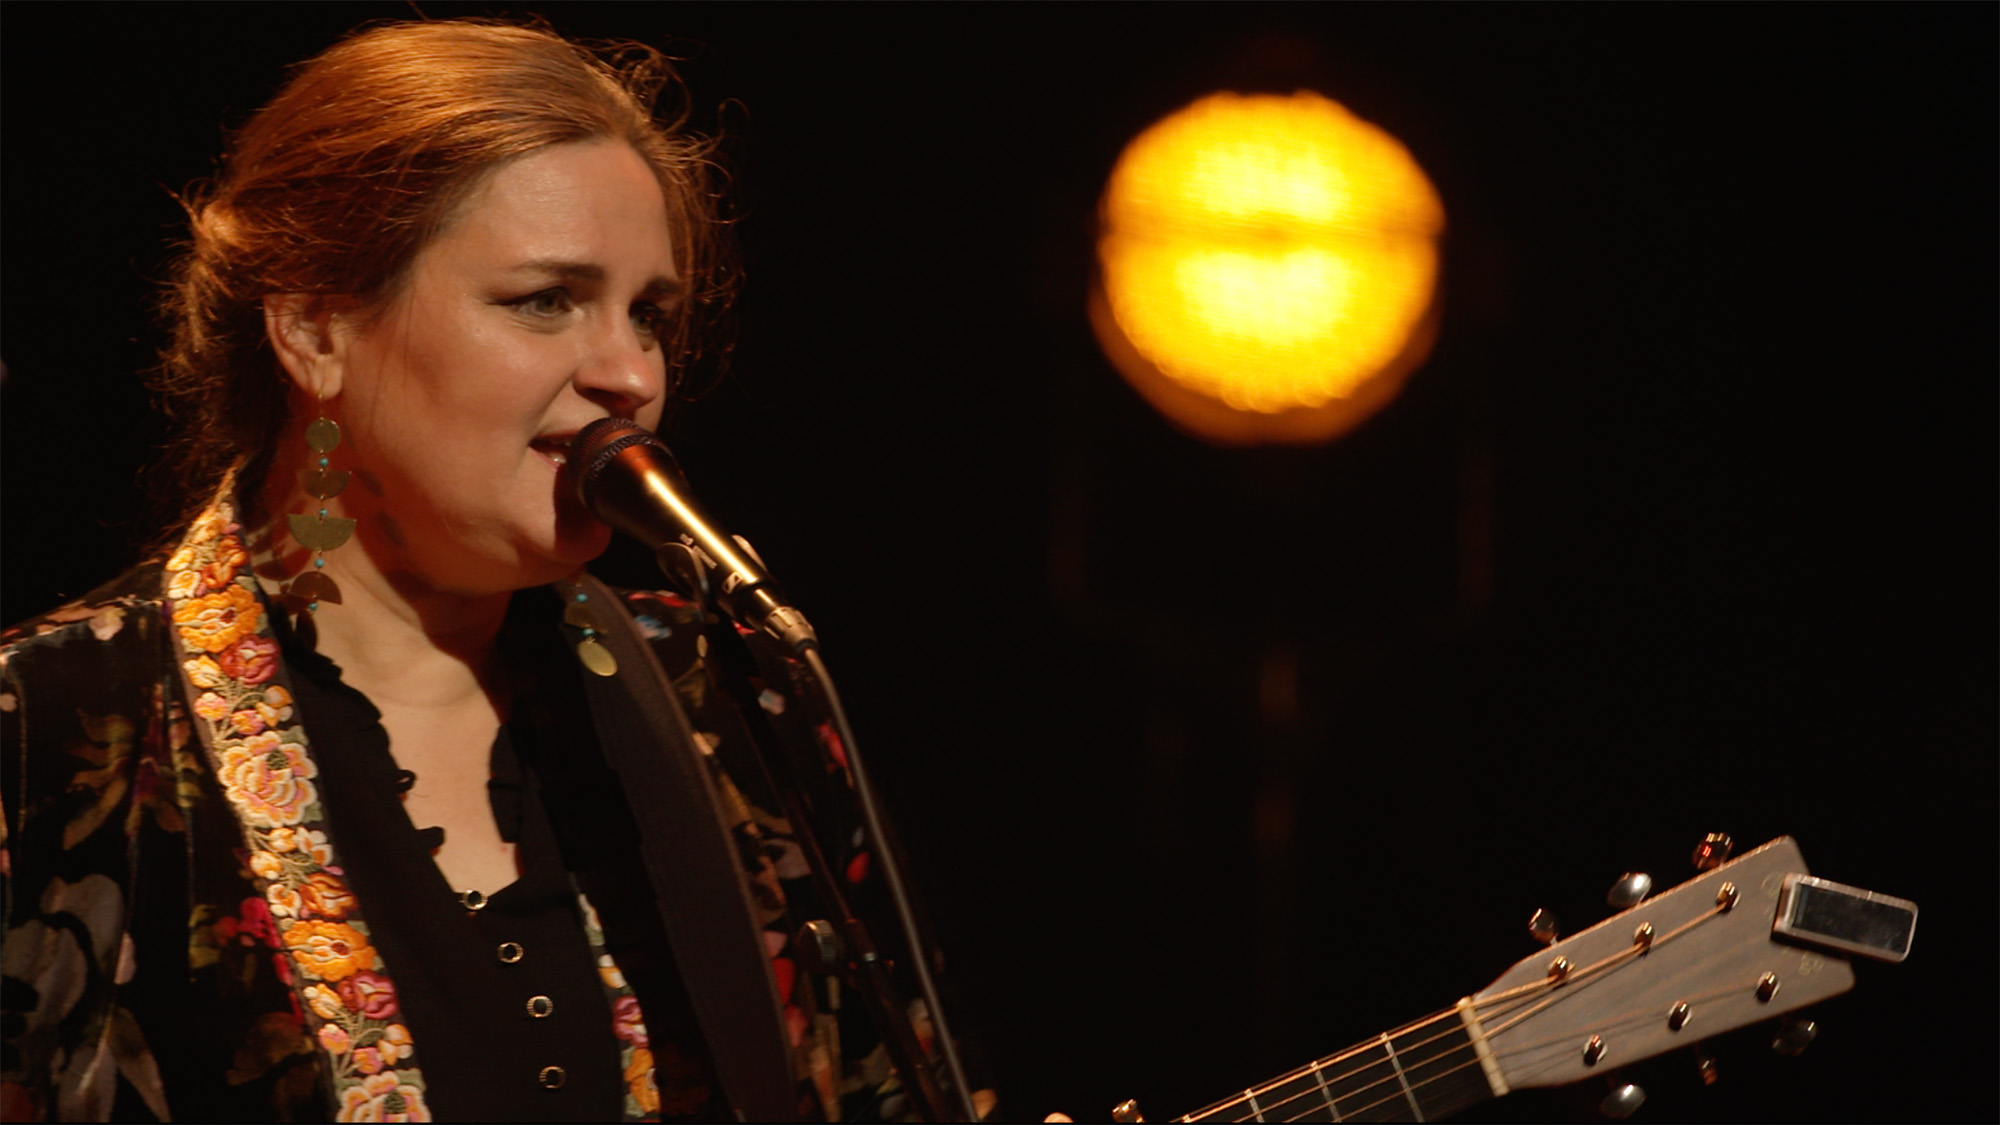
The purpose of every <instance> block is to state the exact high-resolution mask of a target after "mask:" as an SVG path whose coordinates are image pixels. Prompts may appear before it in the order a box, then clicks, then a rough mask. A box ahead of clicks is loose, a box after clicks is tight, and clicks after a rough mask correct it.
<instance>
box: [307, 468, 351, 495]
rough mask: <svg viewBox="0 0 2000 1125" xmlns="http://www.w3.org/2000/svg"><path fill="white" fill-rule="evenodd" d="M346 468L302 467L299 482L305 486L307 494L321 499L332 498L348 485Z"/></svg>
mask: <svg viewBox="0 0 2000 1125" xmlns="http://www.w3.org/2000/svg"><path fill="white" fill-rule="evenodd" d="M347 477H348V472H347V470H346V469H301V470H299V483H300V484H302V485H304V486H305V489H306V495H307V496H313V497H317V498H319V499H321V500H331V499H333V498H334V497H336V496H338V495H340V490H341V489H343V488H346V487H347Z"/></svg>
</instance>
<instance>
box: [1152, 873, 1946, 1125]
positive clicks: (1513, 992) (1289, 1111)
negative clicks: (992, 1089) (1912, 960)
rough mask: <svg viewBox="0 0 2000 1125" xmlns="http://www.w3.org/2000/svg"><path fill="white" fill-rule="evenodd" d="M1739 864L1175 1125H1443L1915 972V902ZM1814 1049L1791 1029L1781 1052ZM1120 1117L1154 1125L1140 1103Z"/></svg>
mask: <svg viewBox="0 0 2000 1125" xmlns="http://www.w3.org/2000/svg"><path fill="white" fill-rule="evenodd" d="M1727 855H1728V838H1727V837H1726V836H1719V835H1718V836H1711V837H1709V838H1708V839H1707V840H1706V841H1704V843H1703V845H1702V848H1700V849H1697V852H1696V861H1697V865H1698V866H1708V867H1709V870H1707V871H1705V872H1704V873H1703V874H1701V875H1699V876H1697V877H1695V878H1693V879H1691V880H1689V881H1688V882H1686V883H1683V884H1681V885H1680V886H1678V887H1675V888H1674V889H1673V890H1671V891H1668V892H1666V893H1665V894H1661V895H1657V896H1654V897H1650V898H1649V897H1646V895H1647V892H1648V891H1649V890H1650V886H1651V881H1650V880H1649V879H1647V877H1646V876H1643V875H1628V876H1626V877H1625V879H1623V880H1621V881H1620V882H1619V884H1618V886H1617V887H1614V888H1613V896H1612V897H1613V902H1614V904H1615V905H1624V906H1626V907H1627V909H1624V910H1622V911H1621V912H1620V913H1618V914H1615V915H1613V916H1612V917H1610V918H1608V919H1606V920H1605V921H1603V922H1600V923H1598V924H1597V925H1595V926H1592V927H1591V928H1590V929H1588V930H1585V931H1583V932H1582V933H1579V934H1576V935H1575V936H1573V937H1570V938H1568V939H1567V940H1563V941H1558V942H1555V943H1554V944H1551V945H1550V946H1549V947H1548V949H1547V950H1546V951H1544V952H1542V953H1539V954H1536V955H1534V956H1531V957H1527V958H1523V959H1522V960H1521V961H1520V962H1518V963H1517V964H1515V965H1514V967H1513V968H1511V969H1508V970H1507V971H1506V972H1504V973H1502V974H1500V976H1499V978H1498V979H1496V980H1495V981H1494V982H1493V983H1492V984H1491V985H1488V986H1487V987H1486V988H1485V989H1484V990H1482V991H1480V992H1478V993H1477V994H1475V995H1472V996H1468V997H1466V998H1465V999H1463V1000H1460V1001H1459V1002H1458V1003H1457V1004H1455V1005H1453V1006H1451V1007H1449V1008H1446V1009H1445V1010H1443V1011H1441V1012H1436V1013H1433V1014H1431V1015H1429V1016H1425V1017H1424V1018H1423V1019H1420V1020H1416V1021H1415V1022H1412V1023H1408V1024H1404V1025H1403V1026H1402V1027H1398V1028H1396V1029H1394V1030H1392V1031H1385V1032H1383V1033H1382V1034H1380V1035H1377V1036H1375V1037H1374V1038H1372V1039H1369V1040H1366V1041H1364V1042H1361V1043H1357V1044H1355V1045H1354V1046H1352V1047H1349V1048H1348V1049H1346V1050H1344V1051H1338V1052H1336V1053H1334V1054H1331V1055H1328V1056H1326V1057H1325V1058H1322V1059H1315V1060H1313V1061H1312V1062H1310V1063H1307V1064H1306V1065H1305V1066H1302V1067H1300V1068H1298V1069H1297V1070H1293V1071H1291V1072H1289V1073H1286V1074H1281V1075H1279V1076H1278V1077H1276V1078H1273V1079H1271V1080H1270V1081H1268V1082H1264V1083H1261V1084H1259V1085H1256V1086H1252V1087H1250V1088H1249V1089H1247V1090H1244V1091H1242V1092H1240V1093H1237V1094H1233V1095H1231V1096H1230V1097H1227V1098H1224V1099H1223V1100H1221V1101H1218V1102H1216V1103H1215V1104H1213V1105H1210V1106H1208V1107H1206V1108H1204V1109H1200V1110H1196V1111H1195V1112H1193V1113H1190V1114H1187V1115H1186V1116H1183V1117H1177V1118H1174V1120H1176V1121H1286V1122H1290V1121H1435V1120H1438V1119H1439V1118H1443V1117H1446V1116H1449V1115H1450V1114H1453V1113H1455V1112H1458V1111H1459V1110H1462V1109H1465V1108H1467V1107H1469V1106H1472V1105H1475V1104H1477V1103H1479V1102H1482V1101H1485V1100H1487V1099H1488V1098H1497V1097H1502V1096H1504V1095H1506V1094H1507V1093H1508V1092H1509V1091H1510V1090H1519V1089H1524V1088H1529V1087H1540V1086H1562V1085H1567V1084H1569V1083H1572V1082H1578V1081H1582V1080H1584V1079H1586V1078H1591V1077H1595V1076H1597V1075H1599V1074H1604V1073H1608V1072H1610V1071H1611V1070H1612V1069H1614V1068H1616V1067H1618V1066H1620V1065H1623V1064H1625V1063H1631V1062H1637V1061H1639V1060H1641V1059H1645V1058H1650V1057H1652V1056H1654V1055H1659V1054H1663V1053H1665V1052H1667V1051H1671V1050H1674V1049H1675V1048H1681V1047H1692V1046H1694V1045H1695V1044H1697V1043H1698V1042H1700V1041H1701V1040H1703V1039H1706V1038H1708V1037H1710V1036H1713V1035H1717V1034H1720V1033H1722V1032H1725V1031H1730V1030H1733V1029H1736V1028H1739V1027H1743V1026H1745V1025H1748V1024H1752V1023H1756V1022H1758V1021H1760V1020H1767V1019H1773V1018H1774V1017H1779V1016H1783V1015H1785V1014H1786V1013H1789V1012H1793V1011H1796V1010H1798V1009H1800V1008H1804V1007H1806V1006H1808V1005H1810V1004H1815V1003H1817V1002H1819V1001H1821V1000H1824V999H1826V998H1828V997H1830V996H1837V995H1839V994H1840V993H1842V992H1845V991H1847V990H1848V989H1850V988H1852V987H1853V986H1854V969H1853V966H1852V965H1850V964H1849V963H1848V959H1847V955H1848V954H1858V955H1863V956H1868V957H1873V958H1877V959H1880V960H1887V961H1900V960H1902V959H1903V958H1904V957H1905V956H1907V955H1908V953H1909V945H1910V938H1911V936H1912V934H1913V933H1914V931H1915V926H1916V906H1915V904H1914V903H1911V902H1908V901H1906V900H1903V899H1897V898H1891V897H1889V896H1887V895H1879V894H1874V893H1872V892H1869V891H1863V890H1860V889H1859V888H1854V887H1845V886H1842V885H1840V884H1837V883H1829V882H1827V881H1825V880H1822V879H1814V878H1812V877H1811V876H1809V875H1808V874H1807V873H1806V867H1805V861H1804V859H1803V857H1802V856H1801V855H1800V854H1799V847H1798V844H1797V843H1795V842H1794V841H1792V840H1791V839H1790V838H1789V837H1782V838H1780V839H1777V840H1773V841H1772V842H1770V843H1768V844H1765V845H1764V846H1763V847H1760V848H1757V849H1756V850H1754V851H1751V852H1749V853H1747V854H1745V855H1743V856H1741V857H1739V858H1737V859H1735V860H1733V861H1729V862H1722V860H1726V859H1727ZM1544 936H1546V937H1547V938H1549V939H1553V937H1554V934H1553V933H1552V932H1551V933H1547V934H1545V935H1544ZM1811 1034H1812V1025H1811V1024H1810V1023H1809V1022H1793V1023H1790V1024H1788V1025H1787V1026H1786V1028H1785V1030H1784V1031H1783V1032H1781V1033H1780V1037H1779V1041H1778V1043H1777V1044H1776V1045H1777V1046H1778V1047H1779V1048H1780V1049H1781V1050H1784V1049H1788V1048H1789V1049H1802V1048H1803V1047H1804V1044H1805V1041H1808V1040H1809V1039H1810V1037H1811ZM1708 1065H1712V1064H1708ZM1644 1097H1645V1095H1644V1093H1643V1092H1641V1091H1640V1090H1639V1089H1638V1087H1636V1086H1631V1085H1622V1086H1619V1087H1617V1088H1616V1089H1614V1090H1613V1091H1612V1092H1611V1094H1610V1096H1609V1097H1607V1098H1606V1099H1605V1102H1604V1105H1603V1109H1604V1111H1605V1113H1606V1114H1607V1115H1609V1116H1612V1117H1623V1116H1628V1115H1629V1114H1630V1113H1631V1112H1632V1111H1633V1110H1636V1109H1637V1108H1638V1107H1639V1103H1640V1102H1641V1101H1643V1100H1644ZM1112 1118H1113V1120H1116V1121H1142V1120H1144V1118H1143V1117H1141V1116H1140V1115H1139V1111H1138V1107H1137V1105H1136V1104H1135V1103H1133V1102H1129V1101H1128V1102H1125V1103H1122V1104H1121V1105H1119V1106H1118V1107H1117V1108H1116V1109H1114V1110H1113V1111H1112Z"/></svg>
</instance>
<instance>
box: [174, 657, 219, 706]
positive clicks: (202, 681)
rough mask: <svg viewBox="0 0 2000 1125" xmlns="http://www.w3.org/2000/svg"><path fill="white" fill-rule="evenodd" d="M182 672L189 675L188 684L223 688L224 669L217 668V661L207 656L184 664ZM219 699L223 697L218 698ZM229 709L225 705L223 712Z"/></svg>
mask: <svg viewBox="0 0 2000 1125" xmlns="http://www.w3.org/2000/svg"><path fill="white" fill-rule="evenodd" d="M181 670H182V671H185V672H186V673H187V678H188V682H189V683H191V684H193V685H194V686H196V687H198V688H212V687H221V686H222V669H221V668H219V667H217V666H216V663H215V661H213V660H210V659H209V658H208V657H206V656H197V657H195V658H194V659H193V660H190V661H188V662H187V663H185V664H182V665H181ZM217 698H221V697H220V696H218V697H217ZM228 709H229V707H228V704H224V705H223V710H225V711H227V710H228ZM219 717H220V716H218V718H219Z"/></svg>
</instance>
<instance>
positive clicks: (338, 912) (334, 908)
mask: <svg viewBox="0 0 2000 1125" xmlns="http://www.w3.org/2000/svg"><path fill="white" fill-rule="evenodd" d="M299 894H300V896H301V897H302V898H304V900H305V905H306V909H307V910H310V911H311V912H312V913H313V914H315V915H317V916H319V917H321V918H325V919H328V920H330V921H335V922H337V921H339V920H340V919H342V918H345V917H347V916H348V915H349V914H350V913H352V912H353V910H354V892H353V891H350V890H348V889H347V884H346V883H343V882H341V881H340V880H339V879H337V878H335V877H334V876H332V875H329V874H327V873H326V872H324V871H315V872H313V873H312V874H311V875H308V876H306V881H305V882H303V883H301V884H299Z"/></svg>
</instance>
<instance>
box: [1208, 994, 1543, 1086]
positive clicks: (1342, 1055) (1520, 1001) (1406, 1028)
mask: <svg viewBox="0 0 2000 1125" xmlns="http://www.w3.org/2000/svg"><path fill="white" fill-rule="evenodd" d="M1548 987H1549V982H1547V981H1545V980H1542V981H1531V982H1529V983H1528V984H1524V985H1518V986H1516V987H1514V988H1511V989H1508V990H1506V991H1505V992H1499V993H1495V994H1494V995H1492V996H1489V997H1486V998H1484V999H1477V1000H1474V1001H1473V1006H1474V1007H1475V1008H1477V1007H1479V1006H1482V1005H1484V1006H1487V1007H1504V1008H1505V1011H1503V1012H1500V1013H1497V1014H1502V1015H1504V1014H1510V1013H1511V1012H1513V1011H1514V1010H1516V1009H1518V1008H1520V1007H1521V1006H1523V1005H1524V1004H1526V1003H1528V1002H1529V998H1528V996H1527V995H1525V994H1527V993H1530V992H1538V991H1542V990H1546V989H1547V988H1548ZM1458 1015H1459V1013H1458V1009H1457V1008H1456V1007H1452V1008H1446V1009H1445V1010H1443V1011H1441V1012H1437V1013H1435V1014H1433V1015H1430V1016H1426V1017H1424V1018H1422V1019H1419V1020H1413V1021H1412V1022H1410V1023H1407V1024H1404V1025H1403V1026H1402V1027H1398V1028H1395V1029H1393V1030H1391V1031H1388V1032H1385V1033H1384V1035H1385V1036H1386V1037H1387V1038H1388V1039H1390V1040H1391V1041H1393V1040H1395V1039H1396V1038H1397V1037H1398V1036H1403V1035H1408V1034H1410V1033H1411V1032H1414V1031H1418V1030H1421V1029H1423V1028H1425V1027H1429V1026H1431V1025H1433V1024H1437V1023H1440V1022H1443V1021H1446V1020H1452V1019H1456V1018H1458ZM1460 1026H1461V1027H1462V1023H1461V1025H1460ZM1453 1030H1456V1029H1451V1028H1448V1029H1446V1030H1444V1031H1441V1032H1439V1033H1438V1034H1436V1035H1433V1036H1431V1037H1430V1038H1428V1039H1421V1040H1418V1041H1417V1042H1414V1043H1406V1044H1404V1045H1403V1050H1404V1051H1406V1052H1407V1051H1413V1050H1416V1049H1417V1048H1419V1047H1425V1046H1428V1045H1430V1044H1432V1043H1435V1042H1437V1041H1438V1040H1440V1039H1443V1038H1445V1037H1446V1036H1448V1035H1450V1034H1452V1032H1453ZM1381 1039H1382V1037H1381V1036H1378V1037H1377V1038H1375V1039H1371V1040H1369V1041H1367V1042H1365V1043H1358V1044H1356V1045H1355V1046H1353V1047H1349V1048H1347V1049H1346V1050H1344V1051H1338V1052H1335V1053H1334V1054H1331V1055H1328V1056H1326V1057H1325V1058H1323V1059H1318V1060H1315V1061H1314V1062H1312V1063H1309V1064H1307V1065H1306V1066H1303V1067H1300V1068H1298V1069H1296V1070H1294V1071H1292V1072H1291V1073H1289V1074H1283V1075H1280V1076H1278V1077H1277V1078H1275V1079H1272V1080H1271V1081H1269V1082H1266V1083H1263V1084H1262V1085H1260V1086H1252V1087H1251V1088H1249V1089H1248V1090H1245V1091H1244V1092H1243V1093H1241V1094H1238V1095H1236V1096H1235V1097H1232V1098H1225V1099H1223V1100H1222V1101H1220V1102H1217V1103H1215V1104H1214V1105H1211V1106H1208V1107H1206V1108H1204V1109H1200V1110H1196V1111H1195V1112H1194V1113H1191V1114H1188V1115H1186V1116H1184V1117H1180V1118H1177V1119H1176V1120H1180V1121H1195V1120H1199V1119H1200V1118H1198V1117H1197V1114H1215V1113H1221V1112H1225V1111H1227V1110H1228V1109H1230V1108H1231V1107H1232V1106H1235V1105H1237V1104H1239V1103H1244V1102H1248V1101H1252V1100H1254V1099H1255V1097H1256V1096H1257V1095H1259V1094H1261V1093H1268V1092H1270V1091H1273V1090H1276V1089H1277V1088H1278V1087H1280V1086H1284V1085H1286V1084H1288V1083H1291V1082H1294V1081H1297V1080H1298V1079H1300V1078H1304V1077H1306V1076H1307V1075H1308V1073H1312V1074H1313V1075H1314V1077H1316V1078H1318V1080H1319V1081H1318V1085H1319V1088H1320V1089H1324V1088H1325V1086H1326V1085H1327V1083H1328V1082H1339V1081H1342V1080H1344V1079H1348V1078H1353V1077H1355V1076H1356V1075H1359V1074H1361V1073H1362V1072H1363V1071H1365V1070H1367V1069H1368V1068H1369V1067H1371V1066H1380V1065H1382V1063H1384V1062H1386V1061H1388V1060H1387V1057H1386V1056H1385V1057H1384V1058H1382V1059H1379V1060H1376V1061H1373V1062H1369V1063H1366V1064H1364V1065H1362V1066H1360V1067H1357V1068H1355V1069H1353V1070H1349V1071H1346V1072H1344V1073H1341V1074H1337V1075H1334V1076H1333V1077H1332V1078H1330V1079H1329V1078H1326V1077H1325V1076H1323V1075H1319V1074H1318V1073H1317V1072H1318V1071H1319V1070H1321V1069H1323V1068H1325V1067H1327V1066H1329V1065H1331V1064H1335V1063H1340V1062H1344V1061H1346V1060H1348V1059H1351V1058H1354V1057H1355V1056H1357V1055H1360V1054H1361V1053H1363V1052H1365V1051H1373V1050H1377V1049H1379V1048H1380V1047H1381V1045H1382V1044H1381ZM1470 1047H1471V1044H1469V1043H1468V1044H1466V1046H1465V1047H1462V1048H1460V1047H1455V1048H1451V1050H1463V1049H1469V1048H1470ZM1440 1057H1442V1056H1440ZM1431 1061H1433V1060H1430V1059H1426V1060H1424V1062H1423V1063H1418V1064H1417V1065H1418V1066H1422V1065H1424V1063H1428V1062H1431ZM1473 1061H1475V1062H1476V1061H1478V1060H1477V1054H1476V1052H1475V1056H1474V1060H1473ZM1413 1069H1414V1068H1413ZM1393 1077H1394V1075H1393V1074H1391V1075H1389V1076H1387V1077H1384V1078H1380V1079H1377V1080H1376V1081H1374V1082H1371V1083H1369V1084H1368V1085H1366V1086H1359V1087H1356V1088H1355V1089H1354V1090H1353V1091H1350V1094H1357V1093H1361V1092H1363V1091H1366V1090H1369V1089H1373V1088H1374V1087H1376V1086H1379V1085H1381V1084H1382V1083H1384V1082H1387V1081H1389V1080H1390V1079H1391V1078H1393ZM1423 1084H1424V1083H1418V1085H1423ZM1306 1096H1308V1094H1307V1092H1305V1091H1301V1092H1300V1093H1297V1094H1293V1095H1291V1096H1289V1097H1286V1098H1281V1099H1279V1100H1278V1101H1276V1102H1273V1103H1271V1105H1270V1106H1269V1107H1268V1108H1273V1109H1275V1108H1277V1107H1279V1106H1282V1105H1284V1104H1286V1103H1287V1102H1291V1101H1295V1100H1297V1099H1299V1098H1302V1097H1306ZM1385 1100H1393V1099H1385ZM1373 1104H1377V1105H1379V1104H1381V1103H1380V1102H1377V1103H1373ZM1307 1112H1311V1111H1310V1110H1308V1111H1307Z"/></svg>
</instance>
